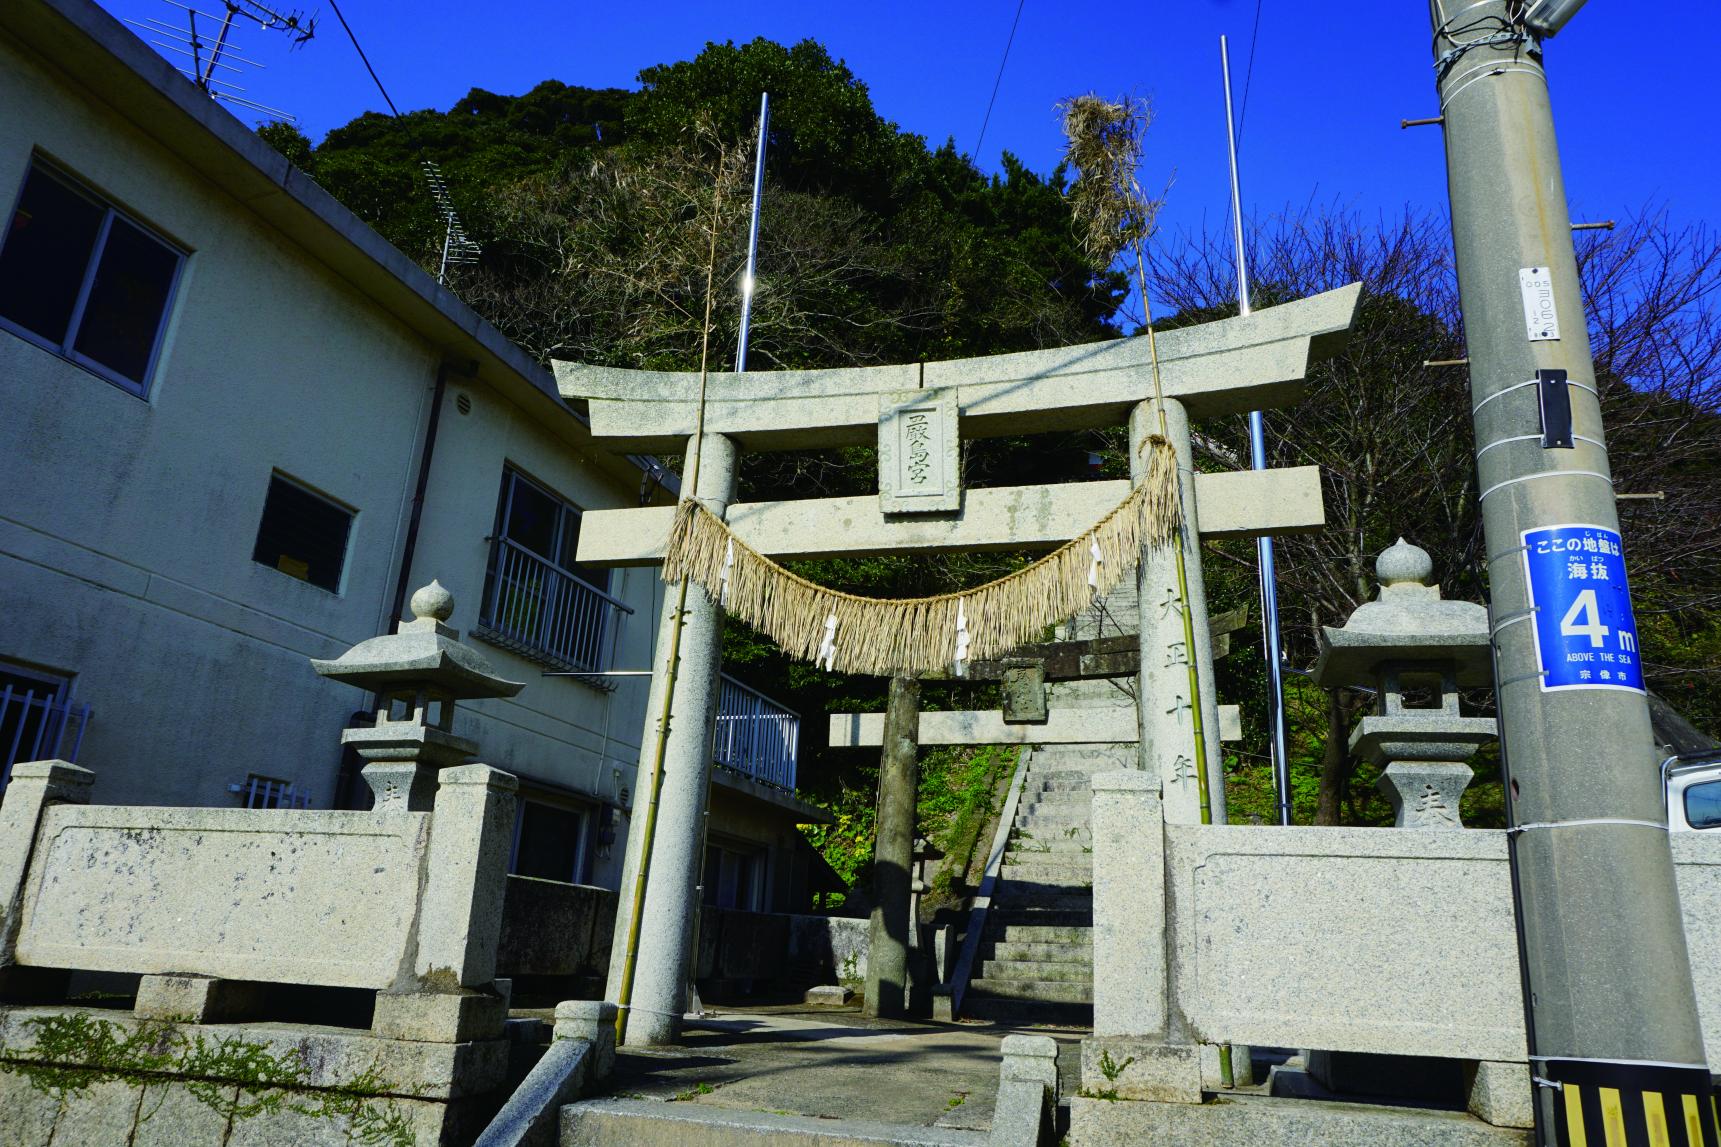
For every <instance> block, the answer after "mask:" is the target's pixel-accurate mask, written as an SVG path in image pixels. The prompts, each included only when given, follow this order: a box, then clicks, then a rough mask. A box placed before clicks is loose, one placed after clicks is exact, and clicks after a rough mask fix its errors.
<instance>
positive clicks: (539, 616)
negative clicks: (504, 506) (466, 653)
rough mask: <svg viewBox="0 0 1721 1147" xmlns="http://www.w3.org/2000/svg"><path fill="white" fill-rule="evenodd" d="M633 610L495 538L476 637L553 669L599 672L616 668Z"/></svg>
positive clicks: (518, 547) (508, 541)
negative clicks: (624, 620)
mask: <svg viewBox="0 0 1721 1147" xmlns="http://www.w3.org/2000/svg"><path fill="white" fill-rule="evenodd" d="M632 612H633V607H632V606H629V605H628V604H627V603H625V602H623V601H622V600H621V599H619V598H615V597H611V596H610V595H609V594H607V593H605V592H604V591H603V590H601V589H599V588H597V587H596V586H594V585H591V584H589V583H588V582H585V581H582V580H581V579H580V578H579V577H578V576H576V575H575V574H572V573H570V572H569V571H567V570H565V569H563V568H562V567H561V566H558V565H556V564H555V563H553V562H549V561H546V560H545V559H543V558H541V557H539V556H538V555H537V554H535V553H533V552H532V551H531V550H528V549H526V548H525V547H523V546H521V545H518V544H517V543H515V542H512V541H510V540H509V539H507V538H497V539H496V542H495V548H494V549H493V550H492V551H491V557H490V577H489V579H488V581H487V583H486V585H485V593H484V608H483V610H482V611H481V612H480V614H479V618H478V628H477V629H476V630H475V631H474V633H475V634H476V636H479V637H482V638H484V639H485V640H486V641H489V642H491V643H492V644H495V645H500V646H502V647H503V648H505V649H511V650H513V651H514V652H515V653H518V654H520V655H521V656H522V657H526V658H528V659H530V660H533V661H537V662H539V663H540V664H543V665H548V666H549V667H551V668H552V669H562V670H575V671H584V672H587V673H595V672H599V671H601V670H605V669H609V668H611V667H612V665H613V663H614V660H615V645H616V641H617V639H618V637H619V635H620V633H621V625H620V620H621V617H620V615H621V614H624V613H632Z"/></svg>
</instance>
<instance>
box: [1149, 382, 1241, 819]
mask: <svg viewBox="0 0 1721 1147" xmlns="http://www.w3.org/2000/svg"><path fill="white" fill-rule="evenodd" d="M1164 403H1165V434H1166V437H1167V438H1169V439H1171V445H1172V447H1173V448H1174V449H1175V450H1176V451H1177V471H1178V479H1179V481H1178V489H1179V491H1180V492H1181V494H1182V498H1183V528H1182V529H1181V530H1180V531H1179V534H1178V544H1179V545H1181V546H1182V547H1183V569H1184V575H1185V576H1184V581H1185V583H1186V584H1187V585H1188V587H1189V609H1190V614H1191V618H1192V620H1193V622H1194V629H1195V648H1194V649H1193V650H1192V649H1190V648H1189V645H1188V643H1187V642H1186V641H1185V640H1184V634H1183V601H1182V597H1181V596H1180V594H1179V592H1178V587H1177V554H1176V552H1175V551H1173V550H1172V549H1171V547H1170V546H1159V547H1156V548H1152V549H1149V550H1148V551H1147V552H1145V553H1144V554H1143V555H1142V560H1141V565H1140V566H1138V567H1137V569H1136V579H1137V580H1136V586H1137V588H1138V590H1139V591H1140V592H1139V595H1138V596H1139V603H1138V607H1139V609H1140V611H1141V669H1140V675H1139V676H1138V677H1137V679H1136V680H1137V687H1136V704H1137V708H1138V710H1139V711H1140V715H1141V746H1140V750H1139V751H1140V754H1141V755H1140V759H1139V762H1138V764H1137V766H1136V767H1137V768H1140V769H1143V770H1144V771H1146V772H1147V773H1148V774H1149V775H1150V776H1155V777H1158V778H1159V781H1160V785H1161V786H1162V787H1161V790H1160V791H1161V793H1162V794H1163V799H1164V801H1165V819H1166V820H1168V821H1171V822H1172V823H1174V824H1198V823H1200V820H1201V791H1200V787H1199V782H1198V780H1197V775H1196V768H1195V758H1194V756H1193V755H1192V749H1193V742H1192V741H1191V740H1190V736H1189V734H1190V731H1191V725H1192V724H1193V721H1194V718H1193V715H1192V713H1191V711H1190V703H1191V698H1190V696H1189V659H1190V658H1191V657H1194V658H1195V667H1196V675H1197V677H1196V679H1197V680H1198V681H1199V682H1200V684H1201V727H1202V734H1203V736H1202V740H1203V741H1204V742H1205V743H1206V749H1207V794H1208V801H1209V804H1210V807H1211V809H1212V812H1213V823H1215V824H1224V823H1225V768H1224V763H1223V762H1224V758H1223V757H1221V756H1220V753H1219V695H1218V690H1217V688H1216V686H1215V685H1214V682H1213V658H1212V657H1210V656H1208V655H1207V653H1206V651H1207V650H1208V649H1211V648H1212V644H1213V638H1212V635H1211V633H1210V632H1209V627H1208V622H1207V588H1206V582H1205V581H1204V580H1203V579H1202V577H1201V543H1200V540H1199V539H1200V537H1201V533H1200V530H1201V523H1200V522H1199V521H1197V519H1196V505H1195V501H1196V499H1195V461H1194V453H1193V451H1192V450H1191V448H1190V442H1189V411H1188V409H1187V408H1185V406H1184V405H1183V403H1181V402H1179V401H1178V400H1177V399H1175V398H1167V399H1165V400H1164ZM1158 433H1159V403H1158V402H1156V401H1154V400H1153V399H1148V400H1147V401H1146V402H1142V403H1138V404H1137V405H1136V406H1135V408H1134V409H1133V410H1131V411H1130V414H1129V473H1130V478H1131V479H1133V480H1134V481H1136V482H1140V481H1141V480H1142V479H1143V478H1144V477H1145V464H1146V458H1147V454H1146V447H1147V442H1148V439H1149V438H1150V437H1151V436H1153V435H1155V434H1158Z"/></svg>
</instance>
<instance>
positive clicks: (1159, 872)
mask: <svg viewBox="0 0 1721 1147" xmlns="http://www.w3.org/2000/svg"><path fill="white" fill-rule="evenodd" d="M1092 784H1093V794H1094V795H1093V812H1092V814H1091V824H1092V830H1093V864H1094V931H1093V945H1094V1034H1095V1035H1096V1036H1111V1035H1125V1036H1164V1034H1165V1031H1166V1024H1167V1018H1168V1016H1169V1014H1170V1005H1169V1001H1168V996H1167V993H1168V980H1169V977H1168V976H1167V974H1166V970H1167V966H1168V965H1169V963H1170V949H1169V948H1168V946H1167V943H1168V940H1167V936H1166V928H1165V810H1164V806H1163V805H1162V804H1161V802H1160V797H1159V778H1157V777H1155V776H1154V775H1153V774H1151V773H1143V772H1141V771H1139V770H1136V771H1131V772H1123V773H1098V774H1096V775H1095V776H1094V778H1093V781H1092Z"/></svg>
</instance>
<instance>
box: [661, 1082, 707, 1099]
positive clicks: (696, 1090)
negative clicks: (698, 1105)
mask: <svg viewBox="0 0 1721 1147" xmlns="http://www.w3.org/2000/svg"><path fill="white" fill-rule="evenodd" d="M716 1090H717V1089H716V1088H715V1087H712V1086H711V1085H710V1084H709V1083H706V1082H705V1081H704V1080H700V1081H699V1082H698V1083H696V1084H694V1085H693V1086H692V1087H690V1088H688V1089H687V1090H686V1091H678V1092H676V1093H675V1097H674V1098H673V1099H671V1100H670V1102H671V1103H686V1102H687V1101H688V1100H691V1099H698V1098H699V1097H700V1096H701V1095H710V1094H711V1093H712V1092H713V1091H716Z"/></svg>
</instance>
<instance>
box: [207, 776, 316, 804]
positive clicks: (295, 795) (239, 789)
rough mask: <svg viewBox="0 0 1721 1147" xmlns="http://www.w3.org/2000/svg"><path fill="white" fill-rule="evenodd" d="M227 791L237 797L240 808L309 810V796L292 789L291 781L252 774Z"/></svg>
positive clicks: (230, 786)
mask: <svg viewBox="0 0 1721 1147" xmlns="http://www.w3.org/2000/svg"><path fill="white" fill-rule="evenodd" d="M227 791H228V792H230V793H233V794H235V795H237V796H238V797H239V807H240V808H310V807H311V794H310V793H307V792H303V791H301V790H299V789H296V788H294V787H293V782H292V781H284V780H282V779H281V778H280V777H265V776H261V775H259V774H257V773H252V774H251V775H250V776H248V777H246V778H245V779H244V780H243V781H240V782H239V783H238V784H232V785H228V786H227Z"/></svg>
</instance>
